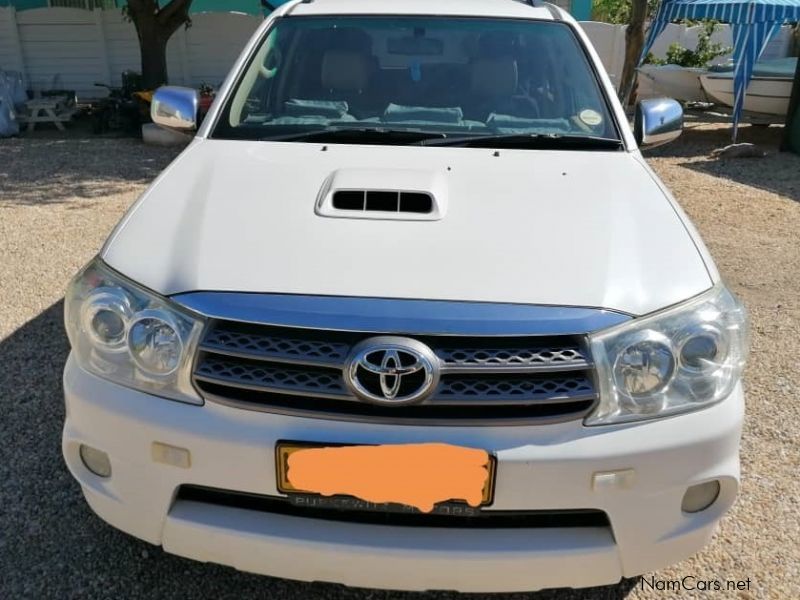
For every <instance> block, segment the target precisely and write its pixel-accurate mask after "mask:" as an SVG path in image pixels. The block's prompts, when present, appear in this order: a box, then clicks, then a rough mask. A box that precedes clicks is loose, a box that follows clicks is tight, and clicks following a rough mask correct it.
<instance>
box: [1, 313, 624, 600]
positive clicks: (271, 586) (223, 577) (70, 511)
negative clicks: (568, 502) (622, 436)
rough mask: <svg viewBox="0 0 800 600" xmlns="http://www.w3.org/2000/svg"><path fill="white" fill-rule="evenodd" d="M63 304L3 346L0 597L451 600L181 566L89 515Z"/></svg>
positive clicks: (548, 597)
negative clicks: (71, 453) (77, 472)
mask: <svg viewBox="0 0 800 600" xmlns="http://www.w3.org/2000/svg"><path fill="white" fill-rule="evenodd" d="M62 311H63V302H58V303H56V304H54V305H53V306H51V307H50V308H49V309H47V310H46V311H45V312H43V313H42V314H40V315H39V316H38V317H36V318H35V319H33V320H31V321H30V322H28V323H26V324H25V325H23V326H22V327H20V328H19V329H18V330H17V331H15V332H14V333H12V334H11V335H10V336H8V337H7V338H6V339H3V340H2V341H0V365H2V367H0V410H1V411H2V418H0V440H2V442H3V443H2V446H0V447H1V448H2V460H0V506H2V511H0V564H2V569H3V577H2V579H1V580H0V596H1V597H5V598H162V597H163V598H192V597H194V598H215V599H223V598H236V599H237V600H240V599H242V598H269V599H271V600H273V599H274V600H278V599H297V600H300V599H302V600H313V599H334V598H336V599H340V598H341V599H351V600H368V599H376V598H382V599H385V600H390V599H391V600H455V599H456V598H463V599H467V598H476V597H477V596H475V595H458V594H453V593H431V594H417V593H395V592H385V591H376V590H359V589H352V588H344V587H342V586H338V585H332V584H322V583H314V584H306V583H299V582H292V581H287V580H282V579H276V578H271V577H261V576H256V575H249V574H245V573H240V572H237V571H235V570H233V569H229V568H225V567H220V566H215V565H207V564H201V563H197V562H193V561H189V560H184V559H182V558H178V557H175V556H171V555H169V554H166V553H164V552H162V551H161V550H160V549H159V548H156V547H153V546H150V545H149V544H146V543H144V542H141V541H139V540H137V539H135V538H132V537H130V536H128V535H126V534H123V533H121V532H118V531H117V530H115V529H113V528H112V527H110V526H108V525H106V524H105V523H104V522H102V521H101V520H100V519H99V518H97V517H96V516H94V514H93V513H92V512H91V511H90V509H89V508H88V506H87V505H86V504H85V502H84V500H83V497H82V495H81V493H80V489H79V487H78V485H77V484H76V483H75V482H74V481H73V479H72V478H71V476H70V475H69V473H68V472H67V470H66V467H65V466H64V464H63V462H62V459H61V448H60V441H61V426H62V423H63V420H64V405H63V399H62V387H61V370H62V368H63V365H64V362H65V360H66V357H67V353H68V351H69V346H68V342H67V339H66V336H65V334H64V329H63V324H62ZM637 581H638V580H627V581H624V582H622V583H621V584H620V585H618V586H612V587H607V588H596V589H590V590H583V591H574V590H563V591H547V592H542V593H537V594H510V595H509V594H501V595H491V596H487V595H481V596H480V597H481V598H487V599H488V598H493V599H494V600H501V599H502V600H522V599H525V600H567V599H587V600H588V599H590V598H591V599H606V600H619V599H622V598H625V597H626V596H627V595H628V593H630V591H631V590H632V589H633V588H634V587H635V586H636V585H637Z"/></svg>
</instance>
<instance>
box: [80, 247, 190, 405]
mask: <svg viewBox="0 0 800 600" xmlns="http://www.w3.org/2000/svg"><path fill="white" fill-rule="evenodd" d="M64 322H65V325H66V329H67V335H68V336H69V341H70V343H71V345H72V352H73V356H74V357H75V360H77V362H78V364H79V365H80V366H81V367H82V368H83V369H84V370H86V371H88V372H90V373H93V374H95V375H97V376H99V377H103V378H104V379H108V380H110V381H113V382H115V383H118V384H120V385H124V386H127V387H131V388H135V389H138V390H142V391H144V392H147V393H150V394H154V395H157V396H163V397H166V398H172V399H173V400H181V401H183V402H191V403H193V404H202V402H203V401H202V399H201V398H200V397H199V396H198V394H197V392H196V391H195V390H194V388H193V387H192V383H191V366H192V355H193V351H194V349H195V348H196V345H197V341H198V339H199V337H200V333H201V331H202V328H203V320H202V318H201V317H199V316H197V315H195V314H192V313H190V312H189V311H187V310H185V309H183V308H181V307H179V306H177V305H175V304H174V303H173V302H171V301H170V300H169V299H167V298H163V297H161V296H159V295H157V294H154V293H153V292H151V291H150V290H147V289H145V288H143V287H141V286H139V285H137V284H136V283H134V282H132V281H130V280H129V279H126V278H125V277H123V276H122V275H120V274H119V273H116V272H114V271H112V270H111V269H109V268H108V267H107V266H106V265H105V264H104V263H103V262H102V261H101V260H100V259H95V260H94V261H92V262H91V263H89V265H88V266H87V267H86V268H84V269H83V270H82V271H81V272H80V273H78V274H77V275H76V276H75V278H74V279H73V280H72V282H71V283H70V285H69V289H68V290H67V294H66V297H65V299H64Z"/></svg>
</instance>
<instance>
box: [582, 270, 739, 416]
mask: <svg viewBox="0 0 800 600" xmlns="http://www.w3.org/2000/svg"><path fill="white" fill-rule="evenodd" d="M747 327H748V323H747V313H746V311H745V309H744V306H743V305H742V304H741V303H740V302H739V301H738V300H737V299H736V298H735V297H734V296H733V294H731V293H730V292H729V291H728V290H727V288H725V287H724V286H723V285H722V284H719V285H717V286H716V287H714V288H713V289H711V290H709V291H708V292H706V293H704V294H701V295H700V296H698V297H696V298H693V299H692V300H689V301H688V302H685V303H683V304H680V305H678V306H675V307H672V308H669V309H667V310H665V311H661V312H659V313H656V314H653V315H651V316H648V317H643V318H640V319H634V320H633V321H630V322H628V323H623V324H622V325H618V326H616V327H613V328H612V329H608V330H605V331H601V332H598V333H596V334H593V335H590V336H589V341H590V345H591V349H592V357H593V359H594V361H595V364H596V367H597V374H598V380H599V387H600V390H599V391H600V403H599V405H598V407H597V409H596V410H595V411H594V412H593V413H592V414H590V415H589V416H588V417H587V418H586V421H585V423H586V425H605V424H609V423H624V422H629V421H638V420H643V419H652V418H656V417H662V416H667V415H673V414H676V413H681V412H686V411H691V410H696V409H699V408H703V407H705V406H708V405H710V404H714V403H715V402H719V401H720V400H723V399H724V398H726V397H727V396H728V395H729V394H730V393H731V391H732V390H733V388H734V387H735V386H736V384H737V383H738V382H739V379H740V377H741V375H742V370H743V368H744V364H745V361H746V359H747V349H748V328H747Z"/></svg>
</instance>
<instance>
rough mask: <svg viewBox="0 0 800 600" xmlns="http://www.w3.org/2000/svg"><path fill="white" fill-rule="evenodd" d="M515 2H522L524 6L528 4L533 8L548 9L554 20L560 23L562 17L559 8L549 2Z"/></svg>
mask: <svg viewBox="0 0 800 600" xmlns="http://www.w3.org/2000/svg"><path fill="white" fill-rule="evenodd" d="M514 1H515V2H520V3H522V4H527V5H528V6H530V7H533V8H546V9H547V10H548V11H549V12H550V16H552V17H553V19H554V20H556V21H560V20H561V15H560V14H559V12H558V8H557V7H555V6H553V5H552V4H550V3H549V2H545V1H544V0H514Z"/></svg>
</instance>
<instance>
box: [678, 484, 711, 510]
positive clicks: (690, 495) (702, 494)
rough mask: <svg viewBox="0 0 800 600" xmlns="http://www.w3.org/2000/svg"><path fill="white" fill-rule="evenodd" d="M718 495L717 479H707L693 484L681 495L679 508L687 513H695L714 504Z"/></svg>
mask: <svg viewBox="0 0 800 600" xmlns="http://www.w3.org/2000/svg"><path fill="white" fill-rule="evenodd" d="M718 496H719V481H716V480H715V481H707V482H705V483H701V484H698V485H693V486H692V487H690V488H689V489H688V490H686V493H685V494H684V495H683V502H681V510H682V511H683V512H687V513H696V512H700V511H701V510H705V509H707V508H708V507H709V506H711V505H712V504H714V502H715V501H716V500H717V497H718Z"/></svg>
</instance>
